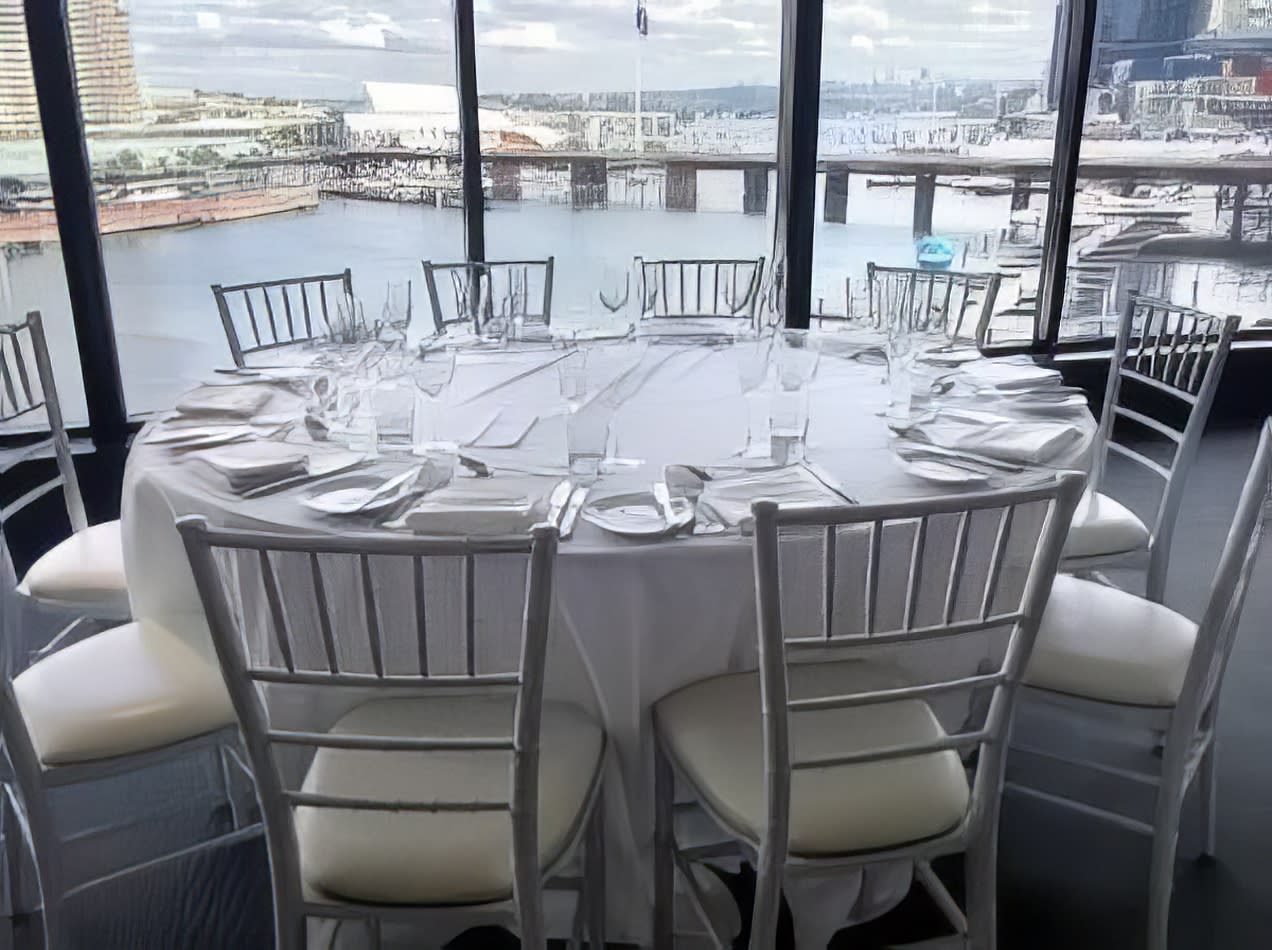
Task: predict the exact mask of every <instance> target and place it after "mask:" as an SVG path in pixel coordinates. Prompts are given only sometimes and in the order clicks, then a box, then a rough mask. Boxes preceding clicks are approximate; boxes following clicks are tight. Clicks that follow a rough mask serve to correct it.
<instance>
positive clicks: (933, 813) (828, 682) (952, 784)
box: [655, 661, 968, 856]
mask: <svg viewBox="0 0 1272 950" xmlns="http://www.w3.org/2000/svg"><path fill="white" fill-rule="evenodd" d="M789 683H790V695H791V698H799V697H807V696H824V695H834V694H838V693H844V692H862V691H864V690H867V689H878V688H887V687H890V686H895V685H897V684H898V680H897V678H896V677H895V676H894V675H891V674H889V673H887V672H886V671H883V670H881V669H880V668H878V667H875V666H873V665H872V664H867V663H862V662H854V661H847V662H843V661H840V662H836V663H818V664H810V665H801V666H793V667H791V668H790V676H789ZM655 715H656V716H657V720H658V728H659V730H660V731H661V734H662V736H663V738H664V740H665V743H666V746H667V748H668V750H669V751H670V753H671V755H672V756H673V758H674V760H675V762H676V764H677V765H678V766H679V768H680V770H681V772H682V773H683V774H684V775H685V776H686V777H687V778H688V779H689V780H690V781H691V782H692V783H693V785H694V786H695V788H696V789H697V791H698V793H699V794H700V795H701V796H702V797H703V799H704V800H705V801H706V803H707V804H708V805H709V806H710V807H711V809H712V810H713V811H714V812H715V813H716V814H717V815H718V816H719V817H720V818H721V819H722V820H724V821H725V822H726V823H727V824H728V825H730V826H731V830H733V831H734V832H735V833H739V834H741V835H742V836H744V837H746V838H748V839H749V840H752V841H757V840H758V839H759V838H760V837H761V835H762V834H763V832H764V829H765V817H764V816H765V812H764V800H765V794H764V767H763V755H764V747H763V737H762V733H761V731H760V730H761V713H760V681H759V674H757V673H738V674H732V675H728V676H717V677H714V678H712V679H709V680H704V681H702V682H700V683H694V684H693V685H691V686H687V687H685V688H684V689H681V690H679V691H677V692H675V693H672V694H671V695H669V696H666V697H664V698H663V699H661V700H659V702H658V704H657V706H656V707H655ZM790 722H791V759H792V761H798V760H799V759H806V758H811V757H813V756H817V755H825V754H831V753H842V754H851V753H854V752H859V751H865V750H867V749H876V748H883V747H885V746H891V745H901V744H910V743H913V742H921V741H926V740H931V739H938V738H940V737H941V736H943V735H944V734H945V733H944V730H942V728H941V725H940V723H939V722H938V721H937V719H936V717H935V716H934V715H933V713H932V710H931V708H930V707H929V706H928V705H927V703H924V702H922V701H919V700H906V701H903V702H896V703H888V704H886V705H873V706H860V707H856V708H851V709H836V710H828V711H823V712H816V713H807V712H804V713H796V714H794V715H793V716H792V717H791V720H790ZM967 803H968V787H967V776H966V773H965V772H964V770H963V765H962V762H961V761H960V760H959V757H958V754H957V753H955V752H952V751H945V752H932V753H927V754H924V755H920V756H912V757H909V758H904V759H890V760H885V761H882V762H869V763H864V764H859V765H845V766H838V767H835V768H828V769H809V770H806V771H797V772H794V773H793V775H792V779H791V810H790V836H789V841H790V852H791V853H792V854H795V855H809V856H811V855H825V854H841V853H845V852H853V851H868V850H873V849H880V848H886V847H890V846H892V845H898V844H901V843H903V842H907V841H917V840H919V839H922V838H929V837H932V836H933V835H938V834H941V833H942V832H946V831H950V830H951V829H953V828H954V827H955V826H956V825H957V824H958V823H959V822H960V821H961V820H962V819H963V816H964V814H965V813H966V811H967Z"/></svg>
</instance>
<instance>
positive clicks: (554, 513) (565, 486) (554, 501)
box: [544, 478, 571, 525]
mask: <svg viewBox="0 0 1272 950" xmlns="http://www.w3.org/2000/svg"><path fill="white" fill-rule="evenodd" d="M570 487H571V482H570V480H569V479H568V478H564V479H562V480H561V481H559V482H557V486H556V487H555V488H554V489H552V494H551V495H549V496H548V515H547V517H546V518H545V519H544V520H545V521H547V523H548V524H551V525H559V524H560V523H561V512H562V511H563V510H564V509H565V503H566V502H567V501H569V500H570Z"/></svg>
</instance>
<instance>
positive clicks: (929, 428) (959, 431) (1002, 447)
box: [915, 417, 1084, 464]
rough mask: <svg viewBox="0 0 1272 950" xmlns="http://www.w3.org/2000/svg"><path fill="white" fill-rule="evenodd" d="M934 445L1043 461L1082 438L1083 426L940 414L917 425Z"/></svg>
mask: <svg viewBox="0 0 1272 950" xmlns="http://www.w3.org/2000/svg"><path fill="white" fill-rule="evenodd" d="M915 431H916V432H917V433H918V434H920V435H922V437H924V438H925V439H927V440H928V441H929V442H932V443H933V444H934V445H940V446H944V447H945V448H948V449H961V450H963V451H965V452H975V453H977V454H980V455H987V456H989V457H991V458H999V459H1009V460H1011V461H1019V462H1029V463H1032V464H1042V463H1046V462H1050V461H1052V460H1054V459H1055V458H1056V457H1057V456H1058V455H1060V454H1061V453H1062V452H1064V451H1065V450H1067V449H1069V448H1071V447H1072V446H1074V445H1075V444H1077V443H1078V442H1079V441H1081V439H1082V437H1083V431H1084V430H1083V429H1082V427H1081V426H1080V425H1077V424H1076V423H1070V422H1051V421H1045V420H1041V419H1035V420H1030V421H1028V422H1025V421H1016V420H1006V419H999V420H988V419H987V420H985V421H974V420H971V419H959V418H946V417H940V418H938V419H936V420H935V421H933V422H929V423H925V424H923V425H919V426H916V427H915Z"/></svg>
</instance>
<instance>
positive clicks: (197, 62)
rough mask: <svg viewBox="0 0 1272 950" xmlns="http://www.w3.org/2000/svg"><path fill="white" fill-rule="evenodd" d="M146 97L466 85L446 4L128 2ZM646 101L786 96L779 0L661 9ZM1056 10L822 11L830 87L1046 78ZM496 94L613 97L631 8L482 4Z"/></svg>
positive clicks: (484, 49)
mask: <svg viewBox="0 0 1272 950" xmlns="http://www.w3.org/2000/svg"><path fill="white" fill-rule="evenodd" d="M126 6H127V8H128V10H129V12H130V15H131V20H132V27H133V46H134V51H135V54H136V59H137V68H138V72H139V74H140V76H141V78H142V80H143V81H144V82H145V83H147V84H149V85H159V86H180V87H189V88H202V89H217V90H223V91H233V92H243V93H247V94H250V95H274V96H281V97H296V98H311V99H335V100H352V99H357V98H359V97H360V95H361V84H362V83H363V82H364V81H368V80H371V81H392V82H418V83H447V84H452V83H453V82H454V52H453V30H452V21H451V18H450V16H451V15H450V10H451V4H450V2H449V0H374V3H372V4H366V5H354V4H348V3H322V4H319V5H318V6H316V7H315V6H314V5H313V4H312V3H302V2H301V0H197V2H194V3H190V2H188V0H127V2H126ZM648 8H649V36H648V38H647V39H645V40H644V41H643V43H642V49H641V57H642V59H643V74H644V85H645V88H649V89H655V88H658V89H687V88H710V87H716V86H732V85H738V84H763V85H775V84H776V82H777V78H778V76H777V70H778V47H779V42H780V16H779V11H780V4H779V2H778V0H678V2H675V3H671V2H669V0H652V2H651V3H649V4H648ZM1054 10H1055V6H1054V0H978V2H975V3H972V4H971V5H968V4H966V3H965V2H962V0H912V2H910V3H907V4H904V5H901V4H889V3H881V2H877V0H876V2H871V0H851V2H835V0H828V2H827V4H826V13H825V16H826V31H825V35H826V44H825V50H824V53H823V64H822V75H823V78H824V79H826V80H830V81H835V80H841V81H868V80H869V79H871V78H872V76H873V75H875V74H876V73H879V72H883V71H886V70H888V69H918V68H920V67H923V68H927V69H929V70H931V71H932V73H933V74H934V75H945V76H957V77H959V78H981V79H1025V78H1040V77H1041V76H1042V75H1043V74H1044V73H1045V72H1046V69H1047V64H1048V62H1049V58H1050V50H1051V40H1052V30H1053V26H1054ZM475 12H476V27H477V55H478V78H479V82H480V84H481V86H482V91H483V92H484V93H491V94H494V93H515V92H608V91H618V90H623V89H628V88H631V87H632V85H633V84H634V76H635V60H636V42H637V41H636V29H635V3H634V0H476V5H475Z"/></svg>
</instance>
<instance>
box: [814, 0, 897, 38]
mask: <svg viewBox="0 0 1272 950" xmlns="http://www.w3.org/2000/svg"><path fill="white" fill-rule="evenodd" d="M845 27H848V28H851V29H854V30H871V31H879V30H886V29H887V28H888V11H886V10H880V9H879V8H878V7H872V6H870V4H868V3H849V4H846V5H844V6H840V5H838V4H835V5H833V6H829V7H827V8H826V26H825V28H826V29H828V30H836V29H843V28H845Z"/></svg>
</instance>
